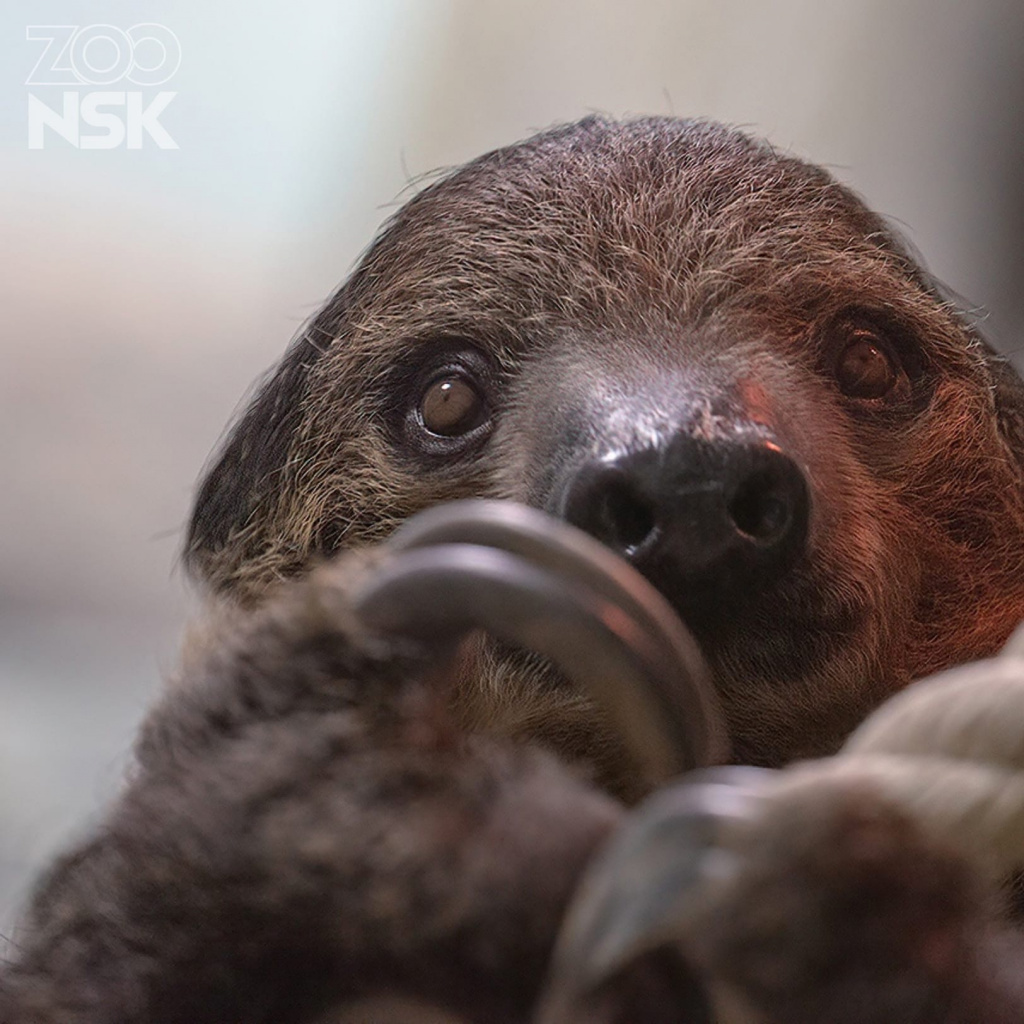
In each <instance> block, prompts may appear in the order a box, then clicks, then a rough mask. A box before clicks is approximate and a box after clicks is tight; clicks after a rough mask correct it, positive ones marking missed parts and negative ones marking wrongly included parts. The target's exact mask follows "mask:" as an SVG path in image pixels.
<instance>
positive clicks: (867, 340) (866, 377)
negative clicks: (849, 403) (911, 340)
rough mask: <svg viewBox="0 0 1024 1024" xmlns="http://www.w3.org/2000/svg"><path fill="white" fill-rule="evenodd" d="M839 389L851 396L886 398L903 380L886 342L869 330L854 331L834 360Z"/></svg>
mask: <svg viewBox="0 0 1024 1024" xmlns="http://www.w3.org/2000/svg"><path fill="white" fill-rule="evenodd" d="M834 372H835V377H836V382H837V383H838V384H839V390H840V391H842V393H843V394H844V395H846V396H847V397H848V398H883V397H884V396H885V395H887V394H889V392H890V391H892V389H893V388H894V387H895V386H896V384H897V382H898V381H899V379H900V372H899V369H898V368H897V365H896V363H895V361H894V360H893V358H892V356H890V355H889V352H888V348H887V346H886V345H885V343H884V342H883V341H882V340H881V339H880V338H879V337H878V336H877V335H876V334H874V333H872V332H871V331H867V330H857V331H854V332H853V334H852V336H851V337H850V339H849V340H848V341H847V343H846V345H845V346H844V347H843V349H842V350H841V351H840V353H839V358H838V359H837V360H836V363H835V371H834Z"/></svg>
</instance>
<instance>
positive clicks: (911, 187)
mask: <svg viewBox="0 0 1024 1024" xmlns="http://www.w3.org/2000/svg"><path fill="white" fill-rule="evenodd" d="M146 23H149V24H150V27H149V28H148V29H146V30H145V31H136V32H135V34H134V35H135V38H136V42H137V44H138V46H137V49H136V53H135V56H136V58H137V64H136V68H135V71H134V73H133V77H134V78H136V79H139V80H141V81H142V84H139V82H133V81H131V80H127V79H124V78H123V77H121V75H122V70H123V69H122V68H121V66H120V65H119V64H118V59H119V57H124V56H125V55H124V54H121V53H119V51H118V49H117V48H116V47H115V45H114V43H113V42H111V40H118V39H122V38H127V37H121V36H120V35H119V32H126V31H128V30H129V29H131V27H132V26H134V25H139V24H146ZM40 26H43V28H40ZM45 26H78V27H79V29H80V30H81V31H82V33H83V34H81V35H80V36H79V37H78V42H77V44H73V45H72V46H71V48H70V50H69V51H68V52H67V53H64V54H63V56H62V55H61V54H60V53H59V52H58V51H59V50H60V44H61V42H62V41H63V40H64V39H65V38H66V36H67V33H68V32H70V29H67V30H65V29H60V30H57V29H47V28H45ZM90 26H107V27H106V28H105V29H102V30H99V29H95V28H93V29H90ZM154 26H155V27H154ZM48 35H49V36H54V37H56V42H55V43H47V41H46V36H48ZM47 46H50V47H51V49H50V50H49V51H47V52H46V53H44V51H45V50H46V48H47ZM176 48H177V52H178V55H179V56H180V64H178V63H177V62H176V61H175V49H176ZM41 57H42V60H41V61H40V58H41ZM37 62H39V63H38V65H37ZM73 62H74V67H77V68H79V70H81V69H82V68H83V66H84V67H85V68H87V69H92V70H91V71H88V72H87V73H86V75H85V77H86V78H87V79H88V81H87V82H84V83H83V82H81V81H79V80H78V79H76V78H74V77H73V69H72V63H73ZM62 67H63V70H62ZM147 69H149V70H147ZM161 72H162V73H161ZM69 75H71V76H72V77H71V78H68V76H69ZM147 75H148V78H147ZM165 76H166V81H164V82H162V83H158V80H159V79H160V78H162V77H165ZM150 83H158V84H150ZM97 90H99V91H110V90H114V91H123V92H131V91H134V92H136V93H139V92H141V94H142V97H143V99H142V102H143V105H144V106H145V105H148V104H150V103H151V102H154V103H156V106H154V107H151V108H150V113H149V116H150V118H151V119H152V120H151V121H150V122H147V124H149V125H150V128H151V130H146V128H145V126H143V128H142V129H141V133H140V131H136V133H135V134H136V136H138V137H140V138H141V143H142V144H141V147H136V148H131V144H132V131H131V128H130V126H129V133H128V137H127V139H126V141H125V143H123V144H120V145H118V146H116V147H114V148H106V149H101V148H87V147H88V146H90V145H92V146H93V147H95V143H94V142H93V143H89V142H88V141H86V137H87V136H94V137H95V136H101V137H102V136H104V135H105V134H106V133H107V130H106V129H100V128H99V127H93V128H89V127H88V125H87V124H85V122H84V120H83V124H84V127H83V131H82V135H81V136H80V137H79V139H78V145H77V146H76V145H75V144H74V135H73V133H72V132H71V129H70V128H69V124H70V122H69V121H64V122H61V124H62V131H63V135H62V134H61V131H58V130H57V129H56V128H54V127H52V123H51V126H48V127H47V126H44V127H43V128H42V129H41V140H40V138H36V139H35V143H36V144H35V146H34V148H30V141H32V140H31V139H30V131H29V120H30V108H32V107H33V105H34V109H35V116H36V117H40V116H45V115H41V114H40V104H42V105H43V106H45V107H46V108H47V109H49V110H53V111H55V112H56V113H55V114H54V115H53V117H54V118H57V117H58V115H60V116H63V115H64V114H65V113H66V112H67V108H65V107H64V106H63V101H64V95H63V94H64V93H65V92H69V91H70V92H74V93H77V94H78V96H77V97H76V100H80V101H81V102H82V104H83V105H82V112H83V117H84V115H85V110H86V107H85V99H84V97H85V96H86V95H87V94H88V93H90V92H93V91H97ZM162 91H163V92H171V93H173V94H174V95H173V96H172V97H171V98H170V99H166V98H164V99H162V100H158V94H159V93H160V92H162ZM123 102H124V103H125V104H130V102H131V101H130V100H123ZM160 104H163V107H162V110H160V109H157V108H158V107H159V106H160ZM106 109H107V111H108V112H109V110H110V109H111V108H106ZM124 109H127V110H129V112H130V106H126V107H125V108H124ZM591 111H601V112H605V113H609V114H613V115H616V116H623V115H629V114H639V113H656V114H679V115H706V116H710V117H714V118H717V119H720V120H724V121H727V122H732V123H735V124H739V125H743V126H746V127H748V128H749V129H750V130H752V131H754V132H757V133H759V134H762V135H766V136H767V137H768V138H770V139H771V140H772V141H773V142H774V143H775V144H776V145H778V146H779V147H782V148H785V149H788V150H791V151H793V152H795V153H797V154H799V155H802V156H806V157H809V158H811V159H813V160H815V161H817V162H819V163H822V164H825V165H827V166H828V167H830V168H831V169H832V170H833V172H834V173H835V174H837V175H838V176H839V177H840V178H841V179H843V180H844V181H846V182H848V183H850V184H852V185H853V187H854V188H856V189H857V190H858V191H860V192H861V193H862V194H863V195H864V196H865V197H866V198H867V199H868V201H869V203H870V204H871V205H872V206H873V207H875V208H876V209H879V210H880V211H882V212H883V213H885V214H887V215H889V216H890V217H892V218H893V219H894V220H895V221H896V222H897V224H898V225H900V227H901V228H902V230H903V231H904V232H905V234H906V235H907V236H908V237H909V238H910V239H911V241H912V242H913V243H914V244H915V245H916V246H917V247H918V249H919V250H920V251H921V252H922V253H923V254H924V256H925V259H926V262H927V263H928V265H929V266H930V267H931V269H932V270H933V271H934V272H935V273H936V274H937V275H938V277H939V278H940V279H942V280H943V281H944V282H946V284H948V285H949V286H950V287H952V288H953V289H954V290H955V291H956V292H957V293H958V294H959V295H960V296H961V297H962V300H963V302H964V303H965V304H967V305H968V306H970V307H972V308H975V309H979V310H982V311H985V312H986V313H987V315H988V321H987V322H988V329H989V334H990V336H991V337H992V338H993V340H995V341H996V343H997V344H999V345H1000V346H1001V347H1002V348H1003V349H1004V350H1006V351H1011V350H1013V349H1014V347H1015V346H1016V345H1019V344H1021V343H1022V342H1024V331H1022V327H1024V292H1022V289H1021V287H1020V284H1021V280H1022V268H1024V189H1022V187H1021V185H1022V178H1021V168H1022V166H1024V132H1022V128H1024V4H1021V3H1020V0H974V2H973V3H971V4H970V5H967V4H964V3H962V2H960V0H896V2H894V0H832V2H828V3H822V2H820V0H774V2H768V3H766V2H764V0H663V2H662V0H632V2H630V3H626V2H620V0H289V2H288V3H283V2H277V3H275V2H271V0H263V2H258V0H247V2H244V3H243V2H241V0H222V2H220V3H217V4H213V3H208V2H201V0H132V2H120V3H119V2H104V0H88V2H77V3H74V2H51V0H5V3H4V5H3V7H2V10H0V139H2V153H0V181H2V183H3V187H2V189H0V258H2V261H3V271H2V273H0V311H2V312H0V338H2V345H3V351H2V357H3V358H2V362H0V453H2V454H0V468H2V477H0V933H3V932H8V931H9V929H10V926H11V922H12V921H13V919H14V915H15V911H16V908H17V906H18V904H19V903H20V902H21V901H22V900H23V899H24V895H25V892H26V887H27V885H28V884H29V880H30V878H31V877H32V875H33V874H34V873H35V872H36V871H37V870H38V868H39V866H40V864H41V863H42V862H44V861H45V860H46V859H47V858H48V857H50V856H51V855H52V852H53V851H54V850H55V849H56V848H58V847H59V846H60V845H61V844H63V843H66V842H67V841H68V840H69V838H70V837H71V836H72V835H74V834H75V833H76V832H77V831H80V830H81V829H82V828H83V827H85V826H86V825H87V824H88V822H89V821H90V820H91V819H92V818H94V816H95V815H96V813H97V809H98V808H100V807H101V806H102V804H103V802H104V801H106V800H108V799H109V798H110V796H111V795H112V794H113V793H114V792H115V791H116V788H117V785H118V782H119V779H120V777H121V773H122V771H123V769H124V766H125V764H126V759H127V751H128V749H129V746H130V743H131V739H132V735H133V731H134V728H135V725H136V723H137V721H138V719H139V717H140V715H141V714H142V712H143V709H144V708H145V706H146V704H147V703H148V702H149V701H150V700H151V699H152V697H153V695H154V694H155V693H156V692H157V691H158V689H159V687H160V684H161V677H162V675H165V674H166V673H167V672H168V671H169V669H170V668H171V666H173V664H174V657H175V644H176V638H177V635H178V633H179V631H180V629H181V626H182V623H183V621H184V618H185V615H186V612H187V607H188V596H187V587H186V585H185V582H184V580H183V579H182V575H181V573H180V572H179V571H178V569H177V567H176V561H177V556H178V550H179V547H180V543H181V538H182V527H183V524H184V522H185V520H186V517H187V514H188V506H189V499H190V494H191V491H192V487H193V484H194V482H195V479H196V476H197V474H198V472H199V470H200V468H201V466H202V465H203V463H204V461H205V459H206V458H207V456H208V454H209V453H210V451H211V449H212V448H213V447H214V445H215V443H216V441H217V439H218V437H219V436H220V434H221V432H222V430H223V428H224V425H225V424H226V422H227V421H228V419H229V417H230V416H231V414H232V412H233V410H234V409H235V408H236V406H237V404H238V403H239V401H240V400H241V398H242V396H243V395H244V394H245V392H246V390H247V388H248V387H249V386H250V384H251V382H252V381H253V380H254V378H255V377H256V376H257V375H258V374H259V373H261V372H262V371H263V370H264V369H266V368H267V367H268V366H269V365H271V364H272V363H273V362H274V361H275V359H276V358H277V357H278V355H279V354H280V353H281V351H282V350H283V348H284V346H285V344H286V343H287V342H288V340H289V339H290V337H291V336H292V335H293V334H294V333H295V331H296V330H297V329H298V327H299V326H300V324H301V323H302V321H303V320H304V319H305V318H306V317H307V316H309V315H310V314H311V313H312V312H313V311H314V310H315V309H316V307H317V305H318V304H319V303H320V301H321V300H322V299H323V298H324V297H325V296H326V295H327V293H328V292H329V291H330V290H331V289H332V288H333V287H334V286H335V285H336V284H337V283H338V282H339V281H340V280H341V279H342V278H343V277H344V276H345V274H346V273H347V272H348V270H349V269H350V267H351V266H352V263H353V260H354V259H355V258H356V257H357V255H358V254H359V252H360V250H361V249H362V248H363V247H364V246H365V245H366V243H367V242H368V241H369V240H370V238H371V237H372V235H373V232H374V230H375V228H376V227H377V225H378V224H379V223H380V222H381V220H383V219H384V218H385V217H386V216H387V215H388V214H389V212H391V210H393V209H394V207H395V205H396V203H397V202H398V201H399V200H400V198H401V197H402V196H404V195H408V194H409V189H410V188H411V187H412V185H411V183H413V182H415V181H416V180H417V179H420V178H421V177H422V176H423V175H424V174H426V173H427V172H430V171H433V170H436V169H440V168H444V167H448V166H452V165H455V164H459V163H461V162H462V161H464V160H466V159H468V158H470V157H472V156H475V155H477V154H478V153H480V152H482V151H484V150H486V149H489V148H492V147H494V146H498V145H502V144H504V143H508V142H511V141H513V140H515V139H517V138H520V137H522V136H524V135H526V134H529V133H530V132H532V131H534V130H535V129H539V128H543V127H546V126H548V125H550V124H552V123H554V122H559V121H567V120H572V119H575V118H577V117H580V116H582V115H584V114H586V113H588V112H591ZM136 122H137V116H136ZM94 123H95V119H94ZM37 130H38V126H37ZM111 130H112V131H113V130H114V129H111ZM109 138H110V141H118V140H117V138H116V132H115V135H113V136H109ZM40 141H41V142H42V145H41V147H40V145H39V142H40ZM135 141H136V142H137V141H138V138H136V140H135ZM159 142H163V143H164V146H165V147H166V146H167V144H168V142H170V143H172V144H173V145H175V146H176V148H161V146H160V145H159V144H158V143H159Z"/></svg>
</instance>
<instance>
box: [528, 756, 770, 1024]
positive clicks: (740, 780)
mask: <svg viewBox="0 0 1024 1024" xmlns="http://www.w3.org/2000/svg"><path fill="white" fill-rule="evenodd" d="M774 778H775V773H774V772H771V771H768V770H766V769H760V768H735V767H729V768H714V769H710V770H708V771H705V772H701V773H699V774H697V775H696V776H691V777H690V779H689V780H688V781H687V782H686V783H685V784H682V785H678V786H673V787H671V788H668V789H664V790H662V791H661V792H659V793H657V794H655V795H654V796H652V797H651V798H649V799H648V800H647V801H646V802H645V803H644V804H642V805H641V806H640V807H639V808H637V810H635V811H634V812H633V813H632V814H631V815H630V817H629V819H628V820H627V823H626V824H625V825H624V826H623V827H622V828H621V829H620V830H619V831H618V832H617V833H616V834H615V836H614V837H613V838H612V839H611V841H610V842H609V843H608V845H607V846H606V847H605V849H604V850H603V851H602V852H601V853H600V854H598V856H597V857H596V858H595V859H594V860H593V862H592V863H591V864H590V866H589V867H588V869H587V872H586V874H585V875H584V877H583V881H582V883H581V884H580V886H579V887H578V889H577V890H576V895H575V897H574V899H573V903H572V905H571V907H570V909H569V913H568V914H567V916H566V918H565V921H564V923H563V926H562V931H561V934H560V936H559V939H558V945H557V947H556V950H555V954H554V957H553V959H552V966H551V973H550V977H549V982H548V988H547V990H546V993H545V996H544V997H543V999H542V1000H541V1004H540V1010H539V1013H538V1015H537V1016H536V1018H535V1020H536V1022H537V1024H556V1022H557V1024H567V1022H570V1021H574V1020H576V1019H577V1017H575V1016H574V1014H579V1013H581V1012H582V1013H583V1014H584V1017H581V1018H578V1019H581V1020H582V1019H586V1016H585V1015H586V1012H587V1006H588V1001H589V1000H590V999H591V998H592V997H594V996H595V995H596V994H598V993H599V992H600V991H601V987H602V985H603V984H604V983H606V982H609V981H611V980H613V979H614V978H615V977H616V975H617V974H619V973H620V972H621V971H622V970H623V969H624V968H626V967H627V966H628V965H629V964H631V963H634V962H636V961H638V960H639V959H640V958H641V957H643V956H644V955H645V954H647V953H650V952H652V951H654V950H656V949H658V948H660V947H663V946H665V945H671V946H673V947H675V948H677V951H678V952H680V953H681V954H682V955H683V956H684V957H685V954H686V950H685V949H680V948H678V947H679V943H680V942H681V940H682V939H683V937H684V936H685V935H686V934H687V932H688V923H689V922H690V921H692V920H693V918H694V917H695V916H696V913H697V911H698V910H699V909H700V908H701V906H702V900H703V899H704V898H705V897H706V895H707V891H708V890H707V883H708V882H713V881H715V880H718V879H722V878H724V877H727V876H728V875H730V874H731V873H732V872H733V871H735V870H736V866H737V862H736V860H735V855H734V854H733V853H731V852H730V850H729V846H728V843H727V842H723V838H724V836H725V834H726V832H727V830H728V829H729V828H730V827H731V826H732V825H734V824H735V823H736V822H737V821H742V820H748V819H752V818H754V817H756V816H757V814H758V813H759V812H760V808H761V801H762V799H763V794H764V793H765V792H767V788H768V785H769V782H770V780H772V779H774ZM691 966H692V965H691ZM687 980H688V982H689V983H690V987H689V989H688V991H686V992H682V993H680V994H679V1005H678V1010H679V1019H680V1020H689V1019H691V1015H692V1019H696V1020H703V1019H707V1018H706V1013H707V1008H708V1007H709V1006H710V997H709V996H708V994H707V993H705V992H703V991H702V989H701V987H700V985H699V982H698V981H697V974H696V972H695V971H694V972H692V973H688V974H687Z"/></svg>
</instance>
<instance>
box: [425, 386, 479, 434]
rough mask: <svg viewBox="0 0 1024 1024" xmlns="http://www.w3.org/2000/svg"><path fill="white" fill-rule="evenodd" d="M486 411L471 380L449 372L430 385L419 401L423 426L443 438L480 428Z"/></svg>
mask: <svg viewBox="0 0 1024 1024" xmlns="http://www.w3.org/2000/svg"><path fill="white" fill-rule="evenodd" d="M486 412H487V405H486V402H485V401H484V397H483V395H482V394H481V393H480V391H479V390H478V389H477V388H476V386H475V385H474V384H473V382H472V381H470V380H468V379H467V378H466V377H465V376H463V375H462V374H458V373H449V374H446V375H445V376H443V377H438V378H437V379H435V380H434V381H432V382H431V383H430V385H429V386H428V387H427V389H426V391H425V392H424V393H423V397H422V398H421V399H420V418H421V420H422V421H423V426H424V427H426V428H427V430H429V431H430V433H432V434H437V435H439V436H440V437H458V436H460V435H461V434H468V433H469V432H470V431H471V430H473V429H474V428H475V427H478V426H480V424H481V423H482V422H483V420H484V418H485V416H486Z"/></svg>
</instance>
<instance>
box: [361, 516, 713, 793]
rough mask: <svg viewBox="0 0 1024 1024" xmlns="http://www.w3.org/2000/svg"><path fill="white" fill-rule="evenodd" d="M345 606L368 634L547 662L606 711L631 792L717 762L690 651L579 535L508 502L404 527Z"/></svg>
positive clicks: (608, 558)
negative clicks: (627, 763)
mask: <svg viewBox="0 0 1024 1024" xmlns="http://www.w3.org/2000/svg"><path fill="white" fill-rule="evenodd" d="M389 546H390V547H391V548H392V550H393V551H394V552H395V554H394V556H393V558H391V559H390V560H388V561H385V563H384V564H383V565H382V566H381V568H380V569H379V570H378V571H377V572H376V573H375V574H374V575H373V576H372V577H370V578H369V579H368V581H367V582H366V583H365V584H364V586H363V587H362V588H361V589H360V590H359V591H358V592H357V594H356V595H355V597H356V604H357V610H358V611H359V613H360V615H361V616H362V617H363V619H364V620H365V621H366V622H367V623H368V624H369V625H371V626H373V627H375V628H378V629H382V630H387V631H391V632H397V633H405V634H408V635H415V636H417V637H419V638H422V639H427V640H434V641H436V642H439V643H445V642H448V643H450V642H454V641H455V640H457V639H458V638H459V637H460V636H462V635H464V634H465V633H467V632H469V631H470V630H473V629H485V630H487V631H488V632H490V633H493V634H494V635H496V636H498V637H501V638H502V639H505V640H508V641H510V642H513V643H516V644H518V645H520V646H523V647H526V648H528V649H530V650H533V651H535V652H537V653H539V654H542V655H544V656H545V657H548V658H550V659H551V660H552V661H554V662H555V663H556V664H557V665H558V667H559V668H560V669H561V670H562V671H563V672H564V673H565V674H566V675H567V676H568V677H569V678H570V679H572V680H573V681H574V682H575V683H576V684H577V685H578V686H579V687H580V688H581V689H582V690H583V691H584V692H586V693H588V694H590V695H591V696H592V697H593V699H594V700H595V701H596V702H597V703H598V704H599V705H600V706H601V707H602V708H603V709H604V710H605V712H606V713H607V715H608V718H609V720H610V722H611V723H612V724H613V726H615V727H616V728H617V729H618V730H619V732H620V734H621V735H622V737H623V740H624V741H625V744H626V747H627V750H628V751H629V752H630V753H631V755H632V756H633V759H634V761H635V762H636V763H637V765H638V767H639V768H640V770H641V772H642V774H643V777H644V779H645V780H646V781H647V782H648V784H650V785H652V786H653V785H657V784H659V783H661V782H664V781H665V780H666V779H668V778H671V777H673V776H675V775H677V774H679V773H680V772H682V771H685V770H687V769H689V768H693V767H697V766H702V765H707V764H712V763H717V762H720V761H722V760H724V759H725V756H726V743H725V729H724V726H723V723H722V718H721V713H720V710H719V706H718V701H717V698H716V696H715V694H714V691H713V690H712V688H711V686H710V681H709V678H708V673H707V670H706V668H705V666H704V662H703V659H702V658H701V657H700V653H699V650H698V648H697V645H696V643H695V641H694V640H693V639H692V637H691V636H690V635H689V634H688V632H687V631H686V629H685V627H684V626H683V625H682V623H680V622H679V620H678V618H677V617H676V615H675V613H674V612H673V611H672V609H671V608H670V607H669V606H668V604H667V603H666V602H665V601H664V599H663V598H662V597H661V595H660V594H658V592H657V591H656V590H654V588H653V587H651V586H650V585H649V584H648V583H647V581H646V580H644V579H643V577H641V576H640V575H639V574H638V573H636V572H635V571H634V570H633V569H632V568H631V567H630V566H628V565H627V564H626V563H625V562H623V561H621V560H620V559H619V558H617V557H616V556H615V555H613V554H612V553H611V552H610V551H608V550H607V549H605V548H604V547H602V546H601V545H600V544H598V543H597V542H596V541H594V540H592V539H591V538H589V537H587V536H586V535H585V534H582V533H580V531H578V530H576V529H574V528H573V527H569V526H567V525H565V524H563V523H560V522H558V521H556V520H553V519H551V518H550V517H548V516H545V515H544V514H543V513H540V512H537V511H536V510H534V509H529V508H526V507H524V506H519V505H514V504H512V503H508V502H483V501H476V502H458V503H454V504H453V505H448V506H440V507H438V508H436V509H431V510H429V511H428V512H425V513H421V514H420V515H419V516H416V517H414V518H413V519H411V520H409V522H408V523H407V524H406V525H405V526H404V527H402V529H401V530H399V531H398V532H397V533H396V534H395V537H394V538H393V540H392V541H391V542H389Z"/></svg>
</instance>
